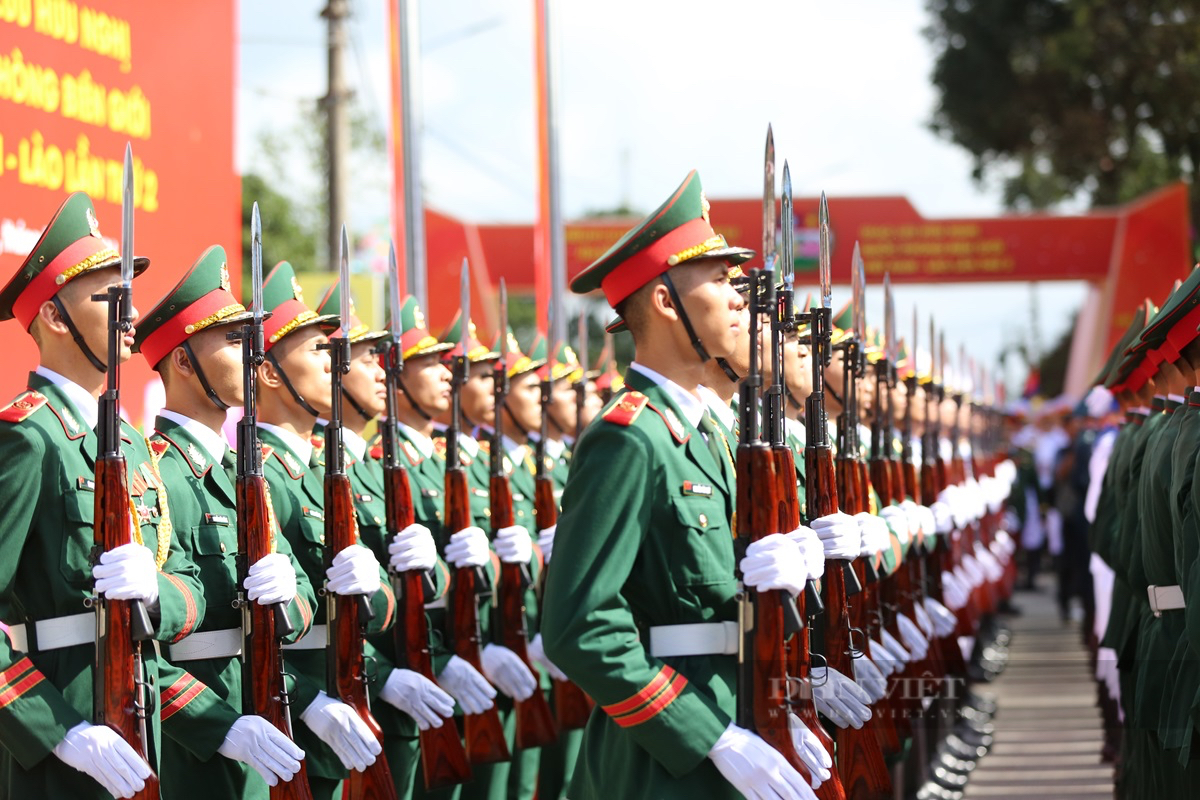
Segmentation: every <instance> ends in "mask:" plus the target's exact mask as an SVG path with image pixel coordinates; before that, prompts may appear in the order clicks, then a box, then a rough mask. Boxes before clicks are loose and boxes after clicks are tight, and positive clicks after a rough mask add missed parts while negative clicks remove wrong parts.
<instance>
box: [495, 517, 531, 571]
mask: <svg viewBox="0 0 1200 800" xmlns="http://www.w3.org/2000/svg"><path fill="white" fill-rule="evenodd" d="M492 549H494V550H495V551H496V555H498V556H499V557H500V560H501V561H503V562H504V563H505V564H528V563H529V560H530V559H531V558H533V540H532V539H531V538H529V531H527V530H525V529H524V528H522V527H521V526H520V525H509V526H508V527H507V528H501V529H500V530H498V531H496V538H495V539H494V540H493V541H492Z"/></svg>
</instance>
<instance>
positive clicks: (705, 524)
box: [700, 514, 708, 528]
mask: <svg viewBox="0 0 1200 800" xmlns="http://www.w3.org/2000/svg"><path fill="white" fill-rule="evenodd" d="M700 527H701V528H707V527H708V515H707V514H701V515H700Z"/></svg>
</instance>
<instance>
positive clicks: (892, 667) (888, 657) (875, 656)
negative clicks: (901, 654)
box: [871, 639, 904, 678]
mask: <svg viewBox="0 0 1200 800" xmlns="http://www.w3.org/2000/svg"><path fill="white" fill-rule="evenodd" d="M871 661H872V662H873V663H874V664H875V667H876V669H878V670H879V671H880V673H882V674H883V677H885V678H886V677H887V676H888V675H891V674H893V673H896V672H899V671H900V670H901V669H903V668H904V665H903V663H902V662H901V661H900V660H899V659H898V658H897V656H896V655H895V654H894V653H893V652H892V651H891V650H889V649H888V648H886V647H884V645H883V642H881V641H880V640H879V639H872V640H871Z"/></svg>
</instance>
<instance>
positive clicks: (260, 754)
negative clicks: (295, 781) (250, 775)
mask: <svg viewBox="0 0 1200 800" xmlns="http://www.w3.org/2000/svg"><path fill="white" fill-rule="evenodd" d="M217 752H218V753H220V754H221V755H223V756H225V757H226V758H231V759H233V760H234V761H240V762H242V763H243V764H248V765H250V766H251V767H253V768H254V771H255V772H257V773H258V774H259V775H261V776H262V779H263V780H264V781H266V782H267V786H274V785H275V784H277V783H279V780H280V778H282V779H283V780H285V781H290V780H291V779H292V778H293V777H295V775H296V773H297V772H299V771H300V760H301V759H302V758H304V751H303V750H301V749H300V748H299V747H297V746H296V743H295V742H293V741H292V740H291V739H289V738H288V737H287V736H286V735H285V734H284V733H283V731H281V730H279V729H278V728H276V727H275V726H274V725H272V724H271V723H269V722H267V721H266V720H265V719H263V718H262V717H257V716H254V715H253V714H248V715H246V716H242V717H238V718H237V719H235V720H234V721H233V725H232V727H230V728H229V733H227V734H225V741H224V742H222V743H221V746H220V747H218V748H217Z"/></svg>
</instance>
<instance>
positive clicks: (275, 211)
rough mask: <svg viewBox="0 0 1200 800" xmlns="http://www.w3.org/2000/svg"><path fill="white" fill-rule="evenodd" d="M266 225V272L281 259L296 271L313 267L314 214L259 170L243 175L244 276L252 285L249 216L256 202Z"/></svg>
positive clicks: (264, 242) (264, 254)
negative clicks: (265, 177)
mask: <svg viewBox="0 0 1200 800" xmlns="http://www.w3.org/2000/svg"><path fill="white" fill-rule="evenodd" d="M256 202H257V203H258V214H259V218H260V219H261V220H262V226H263V233H262V238H263V276H264V277H266V273H268V272H270V270H271V267H272V266H274V265H275V264H276V263H278V262H280V261H288V262H290V263H291V265H292V266H293V267H295V268H296V271H297V272H308V271H311V270H312V269H314V260H315V258H316V245H317V237H319V236H320V231H319V230H318V229H317V228H315V227H314V226H313V224H312V214H311V212H310V211H308V210H307V209H304V208H301V207H299V206H297V204H296V203H295V202H294V201H293V200H292V199H291V198H290V197H288V196H286V195H284V194H282V193H280V192H278V191H276V190H275V189H273V188H271V185H270V184H269V183H268V181H267V180H266V179H264V178H263V177H262V176H261V175H258V174H257V173H253V172H251V173H247V174H245V175H243V176H242V276H243V278H244V280H245V284H244V285H246V286H249V285H250V217H251V211H252V209H253V208H254V204H255V203H256Z"/></svg>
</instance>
